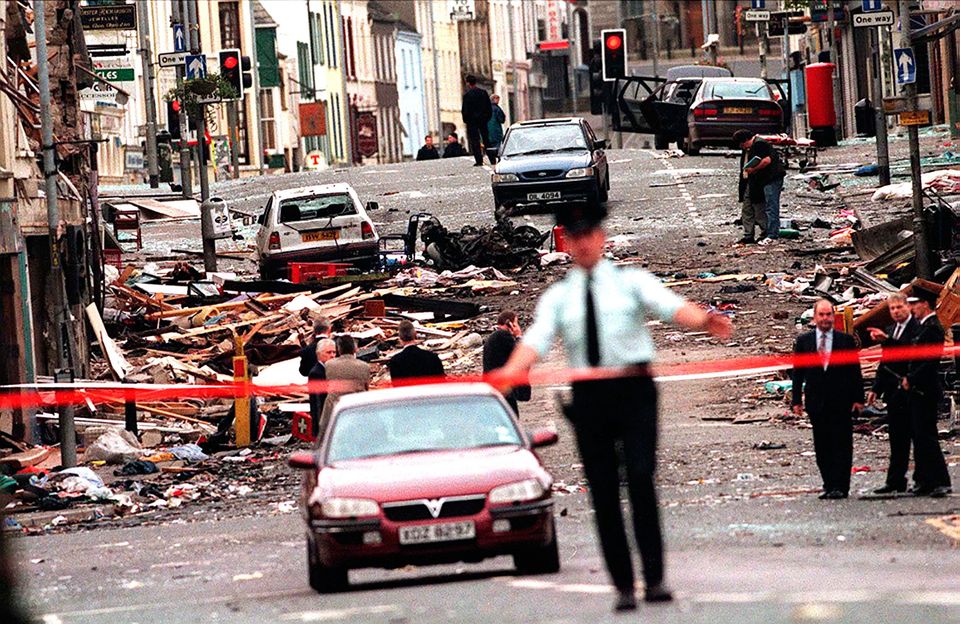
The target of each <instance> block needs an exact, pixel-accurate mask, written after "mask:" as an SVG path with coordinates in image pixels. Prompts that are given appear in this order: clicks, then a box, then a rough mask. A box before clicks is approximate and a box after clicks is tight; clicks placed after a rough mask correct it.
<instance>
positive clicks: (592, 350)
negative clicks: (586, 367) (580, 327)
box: [586, 273, 600, 366]
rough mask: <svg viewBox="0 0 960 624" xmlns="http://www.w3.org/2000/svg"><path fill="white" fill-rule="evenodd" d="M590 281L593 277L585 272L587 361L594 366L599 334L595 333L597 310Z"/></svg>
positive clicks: (598, 349)
mask: <svg viewBox="0 0 960 624" xmlns="http://www.w3.org/2000/svg"><path fill="white" fill-rule="evenodd" d="M592 281H593V278H592V277H591V275H590V274H589V273H587V285H586V290H587V362H589V363H590V366H596V365H598V364H599V363H600V336H599V335H598V333H597V312H596V310H595V309H594V307H593V292H591V282H592Z"/></svg>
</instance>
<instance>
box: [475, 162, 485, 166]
mask: <svg viewBox="0 0 960 624" xmlns="http://www.w3.org/2000/svg"><path fill="white" fill-rule="evenodd" d="M473 166H474V167H482V166H483V163H482V162H480V163H473Z"/></svg>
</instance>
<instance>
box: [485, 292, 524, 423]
mask: <svg viewBox="0 0 960 624" xmlns="http://www.w3.org/2000/svg"><path fill="white" fill-rule="evenodd" d="M522 334H523V332H521V331H520V323H518V322H517V313H516V312H514V311H513V310H504V311H503V312H501V313H500V314H499V316H497V328H496V329H495V330H494V331H493V333H492V334H490V335H489V336H487V339H486V341H484V343H483V372H484V373H490V372H493V371H495V370H497V369H498V368H503V366H504V365H505V364H506V363H507V360H509V359H510V354H511V353H513V349H514V347H516V346H517V340H518V339H519V338H520V336H521V335H522ZM524 397H525V398H524ZM504 398H505V399H506V400H507V403H509V404H510V407H512V408H513V412H514V414H516V415H517V416H519V415H520V409H519V405H518V404H517V402H518V401H520V400H524V401H527V400H529V399H530V386H514V387H513V388H511V389H510V392H508V393H507V394H505V395H504Z"/></svg>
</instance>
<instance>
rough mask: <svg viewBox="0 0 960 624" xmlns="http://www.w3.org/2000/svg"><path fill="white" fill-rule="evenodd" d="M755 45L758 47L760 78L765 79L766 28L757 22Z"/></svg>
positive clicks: (764, 23)
mask: <svg viewBox="0 0 960 624" xmlns="http://www.w3.org/2000/svg"><path fill="white" fill-rule="evenodd" d="M756 29H757V30H756V33H757V45H758V46H759V47H760V77H761V78H763V79H764V80H766V79H767V26H766V22H763V24H761V23H760V22H757V25H756Z"/></svg>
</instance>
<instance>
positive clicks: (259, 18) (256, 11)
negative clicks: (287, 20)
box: [253, 0, 277, 28]
mask: <svg viewBox="0 0 960 624" xmlns="http://www.w3.org/2000/svg"><path fill="white" fill-rule="evenodd" d="M253 24H254V26H264V27H269V26H272V27H274V28H276V26H277V22H276V20H275V19H273V16H272V15H270V11H268V10H267V7H265V6H263V5H262V4H260V2H259V1H258V0H253Z"/></svg>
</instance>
